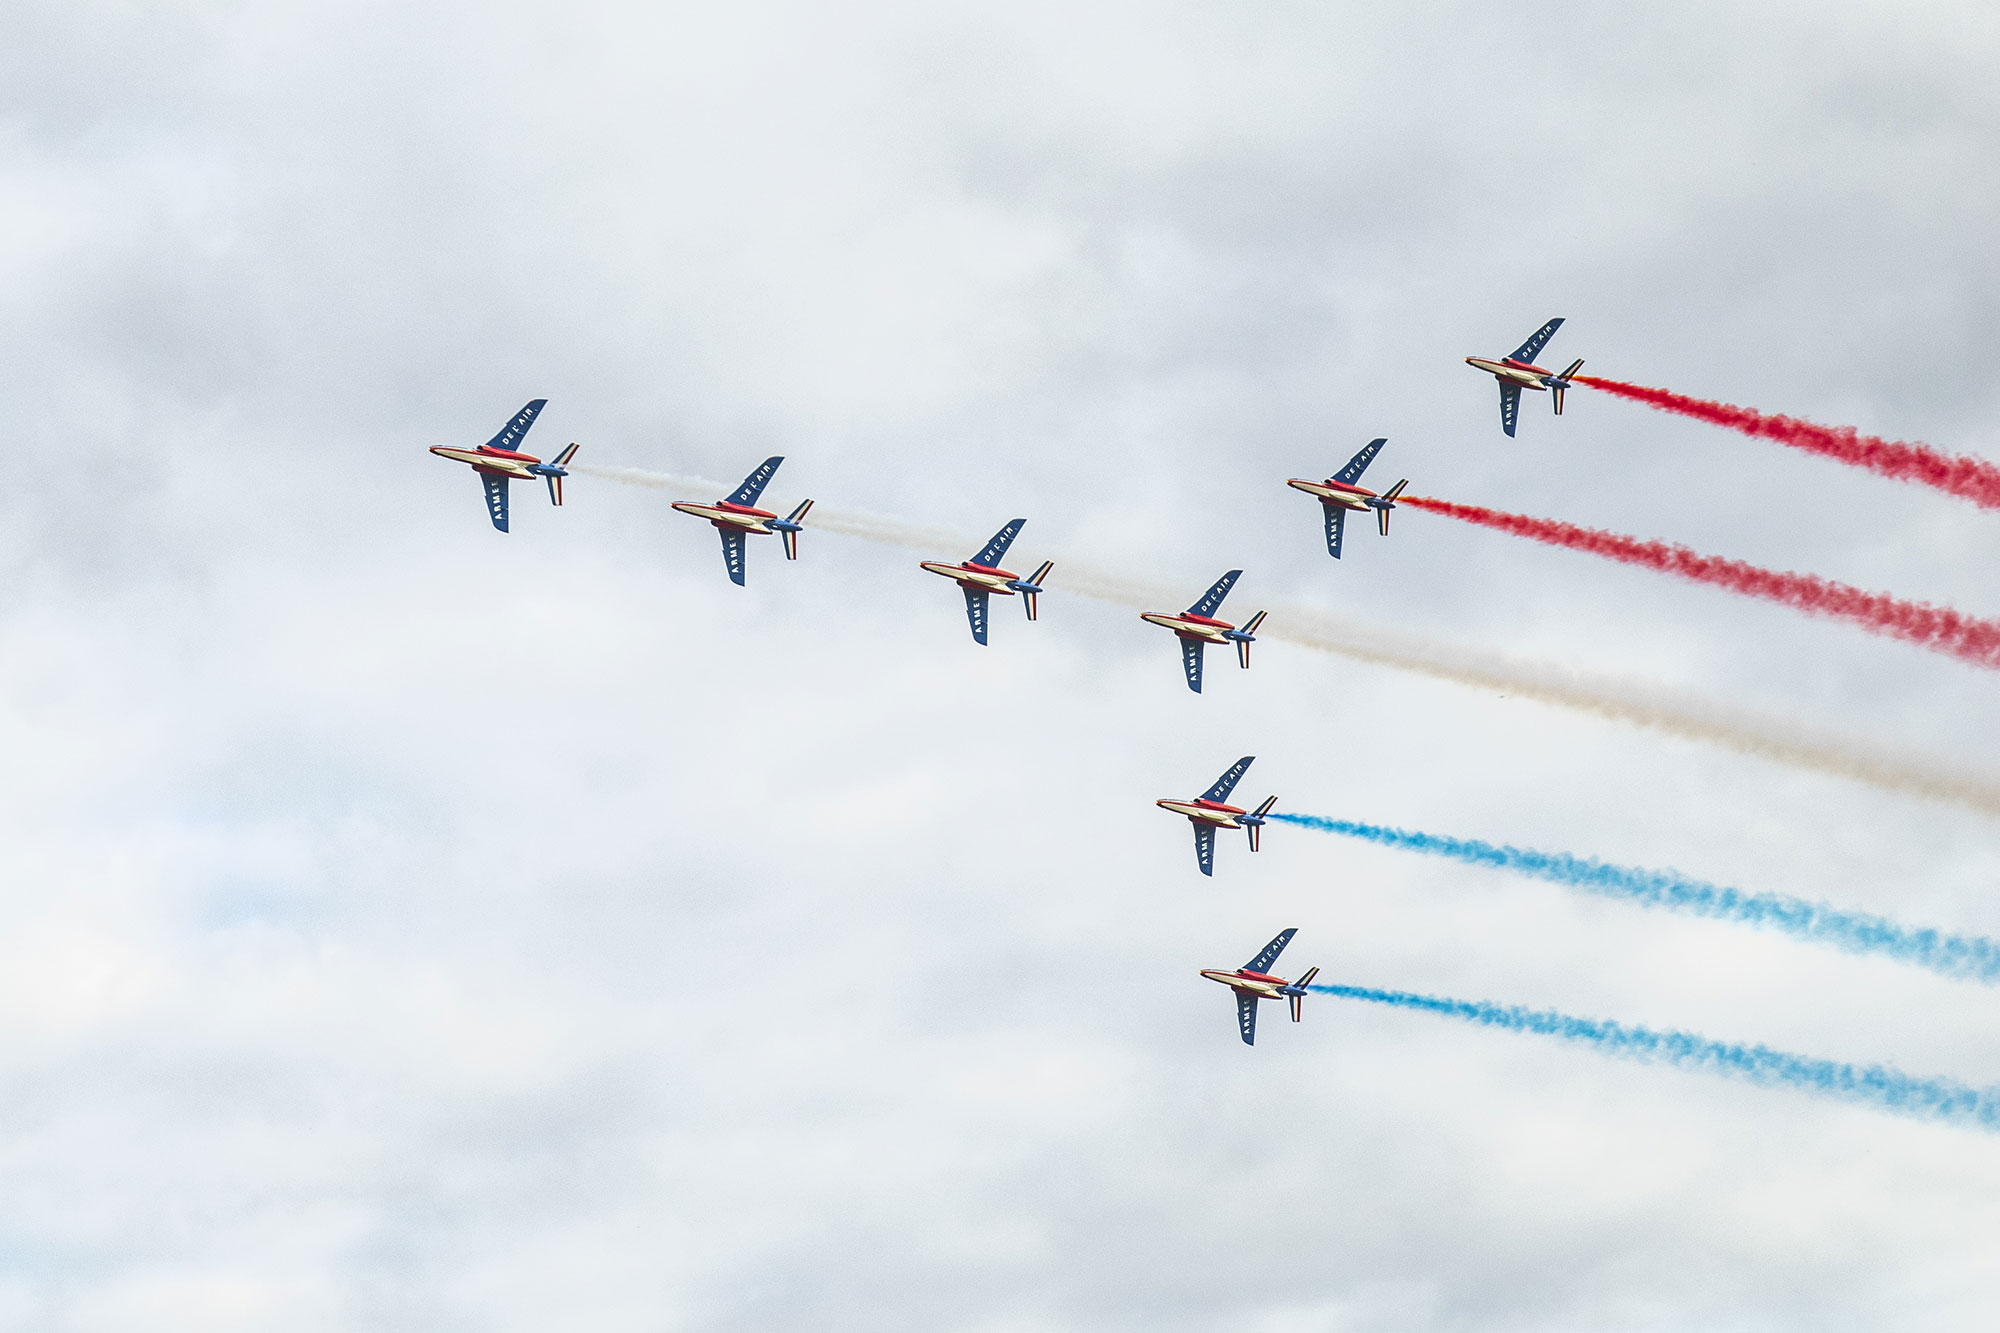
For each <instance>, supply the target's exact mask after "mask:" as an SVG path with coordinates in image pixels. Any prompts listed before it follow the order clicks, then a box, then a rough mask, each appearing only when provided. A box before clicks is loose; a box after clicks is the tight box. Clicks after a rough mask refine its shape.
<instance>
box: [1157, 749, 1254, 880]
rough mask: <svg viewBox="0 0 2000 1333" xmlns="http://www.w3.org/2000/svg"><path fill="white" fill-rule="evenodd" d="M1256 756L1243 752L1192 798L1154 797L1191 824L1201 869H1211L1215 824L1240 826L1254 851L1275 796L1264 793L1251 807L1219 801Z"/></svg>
mask: <svg viewBox="0 0 2000 1333" xmlns="http://www.w3.org/2000/svg"><path fill="white" fill-rule="evenodd" d="M1256 757H1257V756H1256V755H1254V754H1246V755H1244V756H1243V757H1242V758H1241V759H1238V760H1237V761H1236V762H1235V763H1234V764H1232V765H1231V766H1230V769H1229V771H1228V772H1227V773H1224V774H1223V775H1222V776H1221V777H1219V778H1217V779H1216V780H1215V784H1214V785H1213V786H1211V787H1210V788H1209V789H1208V790H1207V791H1205V792H1203V793H1202V794H1201V795H1199V796H1197V797H1195V798H1194V799H1193V800H1187V801H1184V800H1176V799H1174V798H1172V797H1169V798H1167V799H1166V800H1161V801H1155V802H1153V804H1154V805H1157V806H1159V807H1160V809H1162V810H1171V811H1173V812H1174V813H1175V814H1177V815H1185V816H1186V817H1187V821H1188V823H1190V824H1192V825H1194V859H1195V862H1196V863H1197V864H1198V865H1200V866H1201V873H1202V874H1204V875H1213V874H1214V873H1215V831H1216V830H1217V829H1219V828H1226V829H1239V828H1240V829H1243V830H1245V831H1246V832H1248V833H1249V835H1250V850H1251V851H1253V852H1254V851H1256V850H1257V845H1258V841H1259V835H1260V834H1261V833H1262V832H1263V831H1264V824H1265V822H1266V821H1265V818H1264V817H1265V816H1266V815H1268V814H1270V813H1271V807H1272V806H1274V805H1276V804H1277V803H1278V798H1277V797H1275V796H1266V797H1265V798H1264V803H1263V804H1262V805H1260V806H1258V807H1257V808H1256V809H1255V810H1239V809H1237V808H1236V807H1235V806H1233V805H1225V804H1223V802H1225V801H1227V800H1228V799H1229V793H1230V792H1232V791H1234V790H1236V784H1237V783H1238V782H1240V781H1242V780H1243V774H1244V773H1245V772H1247V771H1248V770H1249V768H1250V763H1251V761H1252V760H1254V759H1255V758H1256Z"/></svg>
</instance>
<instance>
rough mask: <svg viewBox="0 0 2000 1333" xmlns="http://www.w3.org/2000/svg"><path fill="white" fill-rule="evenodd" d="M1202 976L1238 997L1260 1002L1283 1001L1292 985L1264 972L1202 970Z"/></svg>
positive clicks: (1281, 978)
mask: <svg viewBox="0 0 2000 1333" xmlns="http://www.w3.org/2000/svg"><path fill="white" fill-rule="evenodd" d="M1202 975H1203V976H1205V977H1207V978H1208V979H1209V980H1210V981H1219V982H1221V983H1222V984H1223V985H1225V986H1227V987H1229V989H1231V990H1233V991H1235V992H1236V993H1237V994H1238V995H1251V996H1255V997H1256V998H1257V999H1260V1000H1282V999H1285V998H1287V997H1286V994H1285V988H1286V987H1287V986H1289V985H1291V983H1290V982H1288V981H1286V980H1285V979H1284V978H1283V977H1273V976H1267V975H1265V974H1264V973H1262V972H1251V971H1248V970H1247V969H1239V970H1237V971H1235V972H1223V971H1221V970H1219V969H1218V970H1215V971H1210V970H1208V969H1206V968H1204V969H1203V970H1202Z"/></svg>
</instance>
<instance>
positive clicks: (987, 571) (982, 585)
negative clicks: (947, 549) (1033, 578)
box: [917, 560, 1021, 597]
mask: <svg viewBox="0 0 2000 1333" xmlns="http://www.w3.org/2000/svg"><path fill="white" fill-rule="evenodd" d="M917 564H918V565H920V566H921V567H923V568H924V569H928V570H929V571H930V572H931V573H933V574H941V575H943V576H944V577H945V578H948V579H950V580H952V581H953V582H954V583H956V584H958V585H959V586H960V587H962V588H972V589H976V590H977V591H979V592H990V593H992V594H994V595H995V596H998V597H1012V596H1013V595H1014V590H1013V589H1012V588H1010V587H1008V586H1007V585H1008V584H1010V583H1015V582H1018V581H1019V580H1020V577H1021V576H1020V575H1018V574H1010V573H1008V572H1007V571H1006V570H1004V569H996V568H994V567H993V566H992V565H975V564H973V563H972V562H971V561H970V560H968V561H966V562H965V563H964V564H962V565H947V564H944V563H942V562H941V561H937V560H919V561H918V562H917Z"/></svg>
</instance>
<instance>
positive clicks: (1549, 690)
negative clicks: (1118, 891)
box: [572, 465, 2000, 816]
mask: <svg viewBox="0 0 2000 1333" xmlns="http://www.w3.org/2000/svg"><path fill="white" fill-rule="evenodd" d="M572 471H576V472H584V473H588V474H589V475H591V476H596V477H604V478H606V479H608V480H611V481H619V482H624V483H626V484H628V485H633V486H650V487H654V488H656V489H663V490H675V491H681V492H684V493H685V494H686V495H688V496H689V497H690V498H698V497H709V498H712V497H714V496H716V495H722V494H726V493H727V492H728V490H729V489H730V488H729V487H728V486H727V485H724V484H719V483H716V482H713V481H708V480H704V479H702V478H699V477H680V476H672V475H669V474H665V473H659V472H645V471H641V470H639V469H637V468H607V467H586V466H580V465H579V466H574V467H573V468H572ZM807 523H808V525H809V526H811V527H815V528H822V529H824V530H826V531H829V532H838V533H841V534H843V535H846V536H850V537H859V538H861V539H862V540H864V541H872V542H880V543H884V544H887V545H891V546H903V547H908V548H910V549H911V550H917V551H928V552H935V553H937V554H939V555H941V556H948V555H950V554H952V553H954V552H956V551H957V550H958V549H959V548H961V547H964V548H967V549H971V548H973V547H977V546H978V545H979V544H980V543H981V542H983V541H984V540H985V535H984V534H980V535H977V536H974V535H970V534H967V533H962V532H948V531H943V530H941V529H936V528H925V527H920V526H917V525H914V524H909V523H903V522H900V521H898V520H896V519H890V518H881V517H878V516H876V515H873V514H864V513H859V512H856V511H854V510H845V509H832V508H827V507H825V506H818V505H816V506H814V508H813V511H812V514H811V516H810V517H809V518H808V520H807ZM1044 554H1046V552H1044ZM1054 559H1055V562H1056V567H1055V572H1054V573H1053V574H1051V575H1050V577H1049V584H1050V586H1051V587H1052V588H1061V589H1063V590H1064V591H1067V592H1072V593H1075V594H1077V595H1078V596H1080V597H1089V598H1092V599H1094V600H1097V601H1105V602H1112V603H1116V604H1117V605H1120V606H1129V607H1131V608H1133V609H1134V610H1139V611H1171V610H1175V609H1178V607H1179V605H1180V598H1181V597H1183V596H1185V595H1186V592H1187V590H1186V589H1185V588H1182V589H1179V590H1174V589H1168V588H1159V587H1151V586H1148V585H1146V584H1142V583H1137V582H1134V581H1132V580H1130V579H1126V578H1122V577H1120V576H1118V575H1115V574H1109V573H1106V572H1103V571H1100V570H1093V569H1090V568H1088V567H1086V566H1083V565H1080V564H1078V563H1077V562H1075V561H1072V560H1067V559H1065V558H1064V557H1062V556H1060V555H1058V556H1055V557H1054ZM1258 637H1259V638H1262V639H1270V640H1276V641H1278V642H1283V643H1291V644H1296V645H1298V646H1300V647H1303V648H1311V649H1313V650H1315V651H1317V652H1323V653H1331V654H1334V655H1336V656H1339V657H1345V658H1348V659H1350V660H1352V661H1356V662H1364V663H1367V664H1369V665H1371V666H1382V667H1389V668H1392V669H1394V670H1397V671H1407V672H1412V673H1415V674H1417V675H1421V676H1429V677H1431V678H1432V679H1434V680H1445V681H1451V682H1452V683H1454V684H1458V685H1469V686H1471V687H1473V688H1474V689H1478V690H1486V691H1494V692H1498V693H1501V694H1507V695H1513V696H1516V697H1518V698H1523V699H1532V700H1534V701H1536V702H1537V703H1543V704H1550V705H1553V706H1556V707H1559V708H1567V709H1570V710H1572V711H1575V712H1581V713H1588V714H1591V715H1593V716H1596V717H1601V718H1607V719H1609V720H1611V721H1614V722H1623V723H1625V724H1626V725H1628V726H1635V727H1643V728H1646V729H1648V730H1651V731H1657V732H1661V733H1663V734H1665V735H1669V736H1677V737H1679V738H1681V739H1682V740H1690V741H1699V742H1702V743H1704V744H1708V745H1715V746H1719V747H1721V748H1723V749H1728V750H1734V751H1736V752H1737V753H1739V754H1747V755H1754V756H1756V757H1757V758H1760V759H1767V760H1771V761H1773V762H1776V763H1781V764H1786V765H1789V766H1791V767H1794V768H1803V769H1809V770H1811V771H1813V772H1816V773H1824V774H1827V775H1828V776H1831V777H1840V778H1847V779H1850V780H1852V781H1855V782H1860V783H1864V784H1866V785H1868V786H1871V787H1876V788H1879V789H1881V790H1883V791H1892V792H1899V793H1902V794H1904V795H1908V796H1920V797H1924V798H1927V799H1930V800H1934V801H1946V802H1950V803H1952V804H1955V805H1960V806H1963V807H1965V808H1967V809H1969V810H1975V811H1978V812H1979V813H1980V814H1983V815H1992V816H2000V776H1995V775H1991V774H1985V773H1979V772H1974V771H1971V770H1967V769H1960V768H1955V767H1953V766H1952V765H1950V764H1949V763H1947V762H1945V761H1943V760H1940V759H1936V758H1933V757H1930V756H1924V755H1915V754H1909V753H1905V752H1901V751H1897V750H1893V749H1890V748H1888V747H1884V746H1876V745H1871V744H1869V743H1867V742H1865V741H1858V740H1854V739H1851V738H1848V737H1843V736H1836V735H1832V734H1829V733H1825V732H1820V731H1815V730H1813V729H1811V728H1808V727H1805V726H1802V725H1799V724H1797V723H1792V722H1788V721H1785V720H1782V719H1779V718H1772V717H1764V716H1759V715H1757V714H1755V713H1750V712H1746V711H1743V710H1739V709H1735V708H1731V707H1729V706H1728V705H1725V704H1722V703H1719V702H1717V701H1715V700H1713V699H1705V698H1702V697H1699V696H1696V695H1690V694H1684V693H1679V692H1675V691H1671V690H1667V689H1663V688H1660V687H1658V686H1653V685H1648V684H1645V683H1643V682H1640V681H1632V680H1622V679H1619V678H1616V677H1611V676H1597V675H1590V674H1587V673H1584V672H1580V671H1575V670H1573V669H1571V668H1568V667H1564V666H1561V665H1558V664H1556V663H1553V662H1537V661H1533V660H1530V659H1526V658H1517V657H1509V656H1506V655H1504V654H1499V653H1491V652H1486V651H1484V650H1482V649H1478V648H1473V647H1470V646H1466V645H1460V644H1451V643H1447V642H1443V641H1440V640H1436V639H1429V638H1424V637H1421V636H1418V635H1413V634H1405V633H1398V632H1396V631H1394V630H1384V629H1382V628H1380V627H1378V626H1375V625H1370V624H1364V623H1361V622H1358V621H1351V620H1343V619H1341V618H1339V617H1335V616H1329V615H1327V614H1326V613H1324V612H1320V611H1315V610H1312V609H1310V608H1306V607H1285V606H1274V607H1272V608H1271V618H1270V619H1269V620H1268V621H1266V622H1265V624H1264V626H1263V628H1262V629H1260V630H1259V631H1258Z"/></svg>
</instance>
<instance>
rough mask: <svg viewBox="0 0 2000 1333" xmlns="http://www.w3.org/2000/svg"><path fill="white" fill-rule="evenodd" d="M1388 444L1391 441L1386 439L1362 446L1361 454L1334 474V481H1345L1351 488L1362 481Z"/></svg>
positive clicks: (1349, 460) (1369, 442)
mask: <svg viewBox="0 0 2000 1333" xmlns="http://www.w3.org/2000/svg"><path fill="white" fill-rule="evenodd" d="M1388 442H1389V441H1388V440H1387V439H1386V438H1384V439H1380V440H1370V441H1368V443H1366V444H1364V445H1362V446H1361V452H1360V453H1358V454H1356V455H1354V457H1352V458H1350V459H1348V460H1347V466H1346V467H1344V468H1342V469H1341V470H1340V471H1338V472H1336V473H1334V474H1333V479H1334V480H1335V481H1344V482H1346V483H1347V484H1348V485H1349V486H1352V485H1353V484H1354V483H1355V482H1357V481H1360V480H1361V474H1362V473H1364V472H1366V471H1367V470H1368V465H1369V464H1370V463H1372V462H1374V461H1375V455H1377V454H1379V453H1381V452H1382V446H1383V445H1385V444H1387V443H1388Z"/></svg>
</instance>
